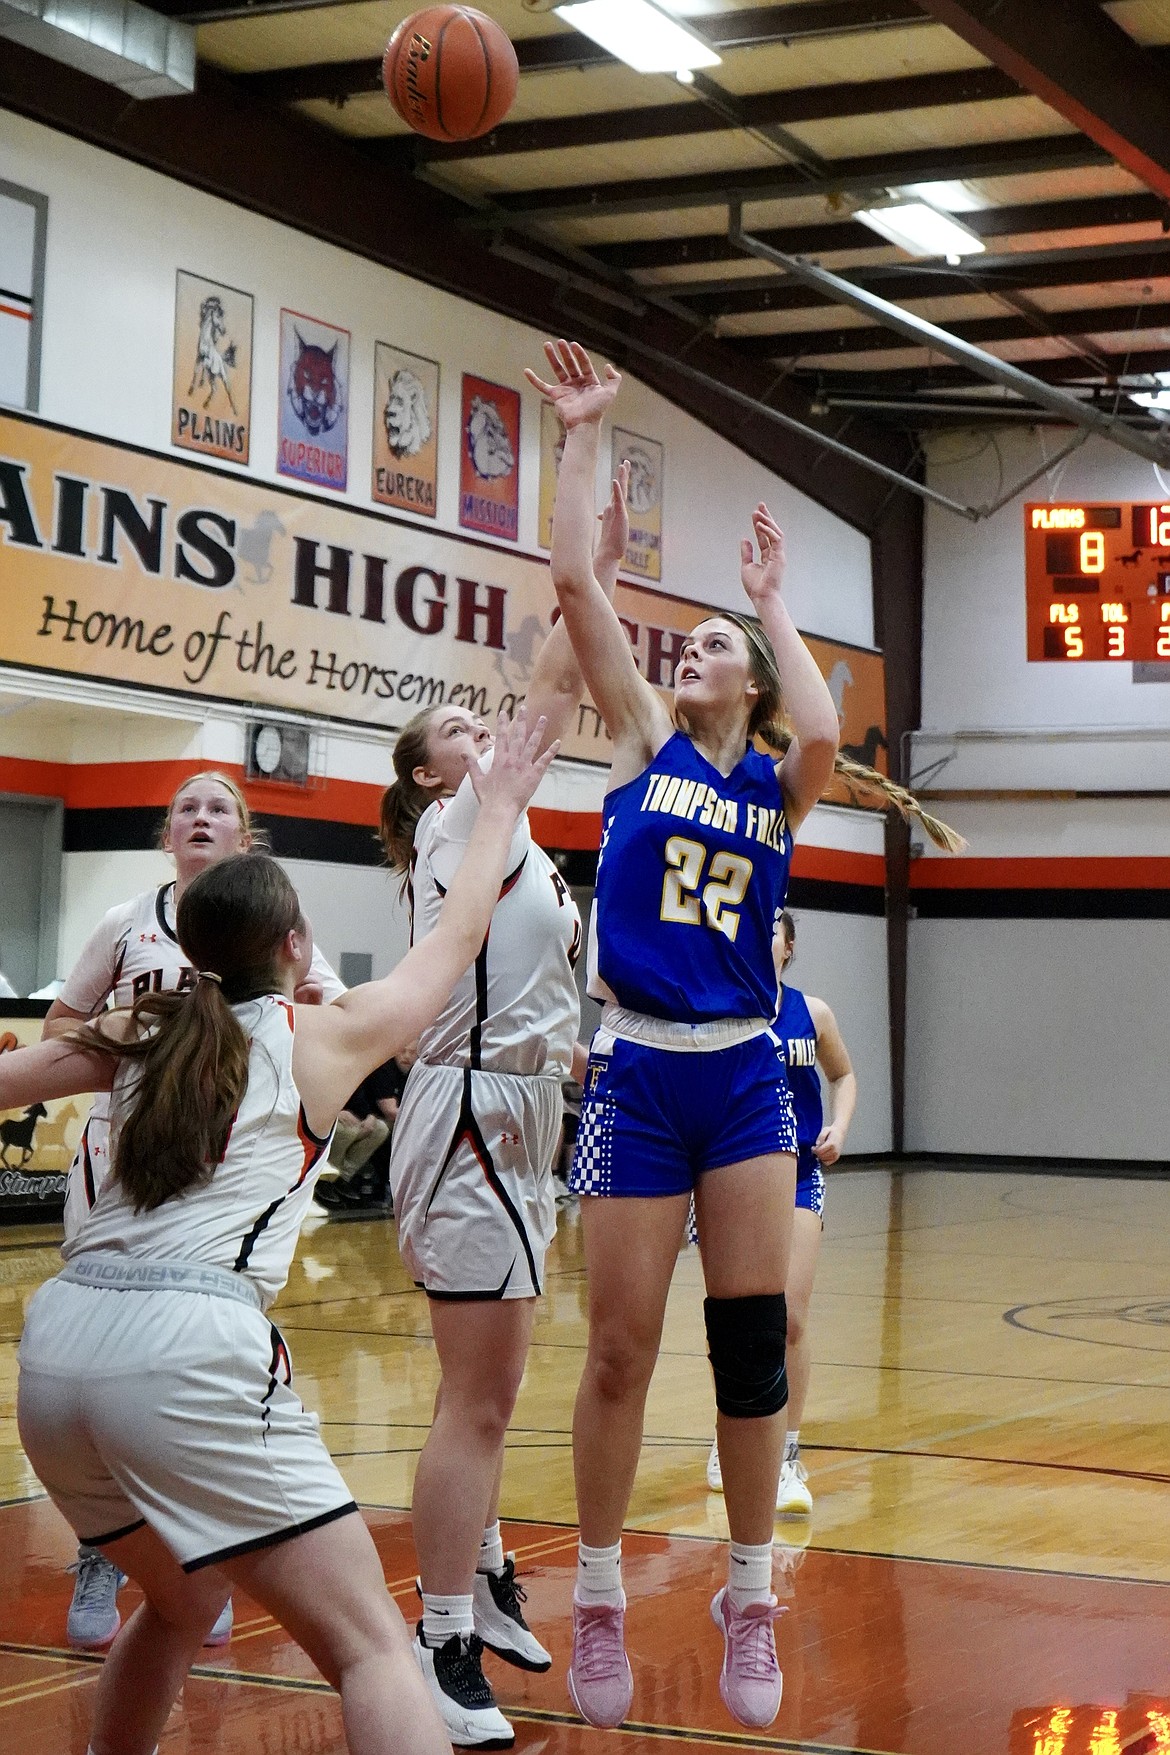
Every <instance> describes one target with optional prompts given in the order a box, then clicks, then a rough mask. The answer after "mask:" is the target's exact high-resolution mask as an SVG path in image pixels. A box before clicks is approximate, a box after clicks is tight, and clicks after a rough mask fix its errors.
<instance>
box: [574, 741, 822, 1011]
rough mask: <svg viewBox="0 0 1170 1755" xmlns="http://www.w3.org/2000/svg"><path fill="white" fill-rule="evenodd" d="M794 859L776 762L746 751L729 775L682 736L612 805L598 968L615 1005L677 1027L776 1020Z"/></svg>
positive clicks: (600, 871)
mask: <svg viewBox="0 0 1170 1755" xmlns="http://www.w3.org/2000/svg"><path fill="white" fill-rule="evenodd" d="M791 860H792V836H791V835H790V834H789V832H788V824H787V822H786V820H785V816H784V800H783V797H782V795H781V791H780V783H779V781H778V780H777V778H776V769H775V764H774V762H773V760H772V758H771V757H769V756H763V755H760V754H759V752H758V751H756V750H754V749H749V750H748V751H747V752H746V754H745V755H744V757H743V759H742V760H741V761H740V762H739V763H738V764H737V765H736V767H735V768H734V770H733V771H732V773H730V774H728V775H726V776H724V775H723V774H721V773H720V772H719V770H718V768H715V767H713V766H712V764H711V763H710V762H709V761H707V759H706V757H705V756H703V755H702V754H701V753H700V751H699V750H698V749H696V747H695V745H694V744H693V743H692V742H691V740H690V738H689V737H687V736H685V735H684V734H683V733H682V732H675V734H674V736H673V737H672V738H670V740H669V741H668V742H667V743H666V744H664V745H663V747H662V749H660V750H659V752H658V754H657V755H656V756H655V757H654V760H653V761H652V762H650V763H649V764H648V765H647V767H646V768H644V769H643V771H642V773H641V774H639V775H638V776H637V778H636V779H634V780H631V781H629V782H628V784H627V785H625V786H619V787H617V788H616V789H615V790H614V791H613V792H611V793H609V794H608V795H607V797H606V800H605V804H604V806H603V816H602V835H601V853H600V856H599V858H598V864H597V892H596V929H597V930H596V954H597V972H598V974H599V975H600V977H601V979H602V981H603V982H604V983H605V985H606V986H607V987H608V988H609V990H610V992H611V993H612V994H613V996H614V998H615V999H616V1000H617V1001H618V1004H619V1005H623V1006H625V1007H627V1008H628V1009H629V1010H630V1011H637V1012H645V1013H648V1014H649V1015H650V1016H652V1017H659V1018H672V1019H675V1020H677V1021H678V1022H680V1023H704V1022H706V1021H707V1020H709V1019H712V1018H771V1017H774V1016H775V1012H776V972H775V969H774V968H773V965H772V933H773V929H774V925H775V922H776V920H777V919H778V918H779V915H780V911H781V909H782V908H783V906H784V896H785V892H786V890H787V888H788V868H789V865H790V863H791Z"/></svg>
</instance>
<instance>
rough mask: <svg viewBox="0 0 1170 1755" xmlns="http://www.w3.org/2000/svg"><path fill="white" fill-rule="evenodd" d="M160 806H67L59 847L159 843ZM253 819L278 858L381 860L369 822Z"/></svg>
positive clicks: (101, 849) (101, 848) (94, 849)
mask: <svg viewBox="0 0 1170 1755" xmlns="http://www.w3.org/2000/svg"><path fill="white" fill-rule="evenodd" d="M162 815H163V813H162V811H161V810H159V809H157V808H155V807H153V806H138V805H126V806H119V807H114V808H111V809H109V810H67V811H66V812H65V824H64V836H63V843H62V844H63V847H64V851H65V852H66V853H115V852H130V851H136V850H138V849H148V848H155V847H157V846H158V834H159V828H160V825H161V823H162ZM252 820H253V822H254V823H255V824H256V827H257V828H259V829H263V830H264V831H265V833H266V834H267V836H268V839H269V843H270V845H271V847H272V851H273V853H275V854H276V855H277V857H278V858H280V859H321V860H329V861H331V862H332V863H333V864H336V865H383V864H384V863H385V855H384V854H383V852H382V845H381V843H380V841H379V840H378V838H377V836H376V834H375V832H374V828H373V825H372V824H371V825H370V827H369V828H366V827H365V825H364V824H362V823H334V822H319V821H317V820H316V819H315V818H310V817H283V816H273V815H270V814H269V813H268V812H266V811H257V812H256V813H254V815H253V818H252Z"/></svg>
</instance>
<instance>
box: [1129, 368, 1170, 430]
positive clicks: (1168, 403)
mask: <svg viewBox="0 0 1170 1755" xmlns="http://www.w3.org/2000/svg"><path fill="white" fill-rule="evenodd" d="M1151 376H1152V377H1153V379H1154V382H1155V383H1156V384H1160V385H1161V386H1162V388H1161V389H1160V390H1127V391H1126V395H1127V396H1128V397H1129V399H1130V401H1131V402H1136V403H1137V405H1138V407H1139V408H1148V409H1150V410H1151V411H1152V412H1153V413H1154V414H1156V415H1157V416H1158V417H1159V419H1163V418H1168V417H1170V372H1153V373H1151Z"/></svg>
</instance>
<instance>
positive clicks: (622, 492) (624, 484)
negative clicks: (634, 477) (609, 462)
mask: <svg viewBox="0 0 1170 1755" xmlns="http://www.w3.org/2000/svg"><path fill="white" fill-rule="evenodd" d="M629 490H630V465H629V463H628V462H623V463H620V464H619V465H618V472H617V474H616V475H615V476H614V478H613V483H612V485H611V487H610V491H609V499H608V500H607V501H606V503H605V510H604V512H602V514H601V520H600V522H601V531H600V534H599V535H598V538H597V548H596V550H595V551H594V555H593V565H594V568H595V569H596V568H597V567H599V566H610V567H612V566H616V567H620V566H621V564H622V562H623V561H624V560H625V558H626V549H627V548H628V546H629V541H630V511H629V503H628V500H627V495H628V493H629Z"/></svg>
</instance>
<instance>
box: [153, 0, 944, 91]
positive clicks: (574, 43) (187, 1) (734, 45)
mask: <svg viewBox="0 0 1170 1755" xmlns="http://www.w3.org/2000/svg"><path fill="white" fill-rule="evenodd" d="M347 3H349V0H256V3H255V4H254V5H253V4H249V3H248V0H238V3H236V4H232V3H230V0H229V3H226V4H225V0H160V4H159V5H158V10H159V11H160V12H169V13H172V14H173V16H175V17H181V18H185V19H187V20H189V22H190V23H192V24H211V23H214V22H216V21H222V20H224V19H237V18H262V17H264V16H266V15H271V14H273V13H280V12H300V11H305V10H306V9H307V8H310V7H315V6H327V5H344V4H347ZM930 22H931V21H930V19H929V18H927V17H926V16H925V14H924V13H923V12H922V10H921V8H920V7H919V6H918V4H917V0H811V4H798V5H788V6H751V7H747V8H745V9H744V10H743V11H742V12H734V13H721V14H719V15H717V16H716V17H713V18H712V17H708V18H693V19H689V20H688V25H689V28H690V29H691V30H693V31H694V32H695V33H696V34H697V35H700V36H703V37H705V38H706V40H707V41H708V42H709V43H710V44H711V47H712V48H713V49H718V50H721V51H723V50H729V49H742V48H763V47H765V46H767V45H768V44H769V43H795V42H801V41H803V40H805V39H806V38H809V37H835V36H852V35H854V34H856V33H857V32H859V31H877V30H891V29H895V28H897V29H901V30H905V29H906V27H907V26H908V25H918V24H929V23H930ZM515 49H516V57H517V60H518V61H519V63H520V71H521V73H561V72H570V71H572V72H579V71H580V70H582V69H588V68H590V67H613V66H616V65H617V62H616V61H615V59H614V57H613V56H612V55H610V54H608V53H607V52H606V50H605V49H602V48H599V47H598V45H597V44H596V43H593V42H591V41H590V40H589V38H588V37H585V36H582V35H581V32H580V31H577V30H573V29H572V28H565V29H562V30H558V31H556V32H555V33H550V34H549V35H548V36H541V37H520V38H519V39H518V41H517V42H516V44H515ZM381 65H382V64H381V61H380V60H373V59H370V60H361V61H343V62H328V61H325V62H320V63H314V64H313V65H311V66H304V67H299V68H298V67H289V68H282V69H278V70H277V71H278V72H279V73H280V74H282V75H284V74H287V75H292V74H295V73H299V74H301V75H302V76H303V78H304V80H305V82H306V84H307V85H309V86H313V85H314V83H315V82H324V81H327V80H328V79H329V76H330V69H331V68H335V69H337V70H338V71H337V72H336V73H335V74H334V79H335V81H338V82H340V81H343V80H345V79H348V80H350V81H352V82H354V83H351V84H350V85H348V86H345V85H344V84H339V83H335V84H334V85H332V86H331V87H330V89H328V90H316V89H312V90H309V91H307V92H306V93H305V95H307V96H310V97H329V98H333V97H336V98H341V97H355V96H357V94H358V93H359V92H364V91H376V90H377V89H378V83H379V80H380V69H381ZM342 68H344V69H345V70H346V71H345V72H344V73H342V72H341V71H340V69H342ZM262 77H263V76H262ZM259 89H262V88H259ZM274 89H275V90H276V91H277V93H278V94H279V92H280V87H279V86H275V87H274ZM265 95H267V94H265ZM276 101H278V102H288V103H292V102H294V101H295V99H293V98H284V97H282V96H280V95H278V96H277V100H276Z"/></svg>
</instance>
